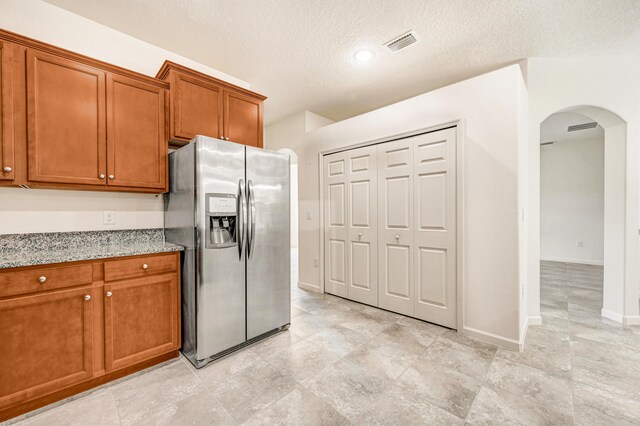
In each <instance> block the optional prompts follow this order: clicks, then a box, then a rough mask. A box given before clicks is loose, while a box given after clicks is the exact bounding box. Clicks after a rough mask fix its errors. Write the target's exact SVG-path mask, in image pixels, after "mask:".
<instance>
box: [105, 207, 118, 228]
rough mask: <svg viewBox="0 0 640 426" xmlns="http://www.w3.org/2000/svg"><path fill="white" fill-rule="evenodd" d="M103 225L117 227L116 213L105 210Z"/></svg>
mask: <svg viewBox="0 0 640 426" xmlns="http://www.w3.org/2000/svg"><path fill="white" fill-rule="evenodd" d="M103 219H104V220H103V223H104V224H105V225H115V224H116V212H114V211H113V210H105V211H104V217H103Z"/></svg>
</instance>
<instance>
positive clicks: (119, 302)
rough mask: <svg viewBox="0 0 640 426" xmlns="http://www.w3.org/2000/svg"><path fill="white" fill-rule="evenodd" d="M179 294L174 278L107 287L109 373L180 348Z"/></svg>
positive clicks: (135, 281)
mask: <svg viewBox="0 0 640 426" xmlns="http://www.w3.org/2000/svg"><path fill="white" fill-rule="evenodd" d="M178 291H179V288H178V279H177V277H176V275H175V274H172V275H160V276H152V277H145V278H138V279H135V280H126V281H121V282H117V283H114V284H108V285H105V286H104V292H105V298H104V344H105V367H106V370H107V371H112V370H116V369H118V368H122V367H127V366H129V365H132V364H135V363H136V362H139V361H142V360H144V359H147V358H150V357H152V356H154V355H160V354H162V353H165V352H167V351H170V350H172V349H175V348H177V347H178V346H179V342H178V315H179V312H178Z"/></svg>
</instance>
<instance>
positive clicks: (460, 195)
mask: <svg viewBox="0 0 640 426" xmlns="http://www.w3.org/2000/svg"><path fill="white" fill-rule="evenodd" d="M451 127H455V128H456V302H457V303H456V329H457V330H462V329H463V328H464V327H463V325H464V297H463V295H464V283H465V276H464V267H463V265H464V251H465V238H464V236H465V232H464V214H463V212H464V188H465V181H464V156H465V151H464V147H465V145H466V144H465V135H466V132H465V122H464V119H458V120H452V121H447V122H445V123H441V124H437V125H434V126H429V127H422V128H419V129H415V130H410V131H407V132H402V133H397V134H395V135H392V136H386V137H383V138H379V139H373V140H369V141H365V142H358V143H354V144H350V145H345V146H342V147H339V148H332V149H327V150H324V151H320V152H319V153H318V174H319V179H318V182H319V187H318V191H319V192H318V193H319V194H320V215H319V224H320V226H319V232H320V235H319V237H320V262H319V265H318V266H319V269H320V283H319V284H320V293H324V292H325V288H324V275H325V274H324V266H325V258H324V257H325V253H324V192H323V191H324V173H323V171H324V157H325V155H329V154H335V153H336V152H342V151H349V150H352V149H356V148H362V147H364V146H370V145H379V144H382V143H385V142H391V141H394V140H397V139H404V138H409V137H412V136H416V135H419V134H422V133H433V132H437V131H439V130H444V129H448V128H451Z"/></svg>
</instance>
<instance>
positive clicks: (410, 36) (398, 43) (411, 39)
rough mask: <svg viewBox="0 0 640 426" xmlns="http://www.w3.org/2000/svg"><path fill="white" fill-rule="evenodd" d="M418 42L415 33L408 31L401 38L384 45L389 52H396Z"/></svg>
mask: <svg viewBox="0 0 640 426" xmlns="http://www.w3.org/2000/svg"><path fill="white" fill-rule="evenodd" d="M419 40H420V39H419V38H418V35H417V34H416V33H415V32H413V31H409V32H408V33H406V34H402V35H401V36H399V37H396V38H394V39H393V40H391V41H388V42H386V43H385V44H384V45H385V46H387V48H388V49H389V50H390V51H392V52H397V51H398V50H402V49H404V48H405V47H408V46H411V45H412V44H416V43H417V42H418V41H419Z"/></svg>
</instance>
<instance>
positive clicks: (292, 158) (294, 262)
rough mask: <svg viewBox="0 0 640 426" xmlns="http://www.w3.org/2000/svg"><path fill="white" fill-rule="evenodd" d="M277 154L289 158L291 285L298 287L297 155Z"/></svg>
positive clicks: (291, 151)
mask: <svg viewBox="0 0 640 426" xmlns="http://www.w3.org/2000/svg"><path fill="white" fill-rule="evenodd" d="M278 152H281V153H283V154H287V155H288V156H289V167H290V171H289V176H290V183H289V190H290V195H289V202H290V205H291V210H290V218H291V228H290V232H291V285H292V286H293V287H294V288H296V287H297V285H298V155H297V154H296V153H295V152H294V151H293V150H291V149H288V148H283V149H279V150H278Z"/></svg>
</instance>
